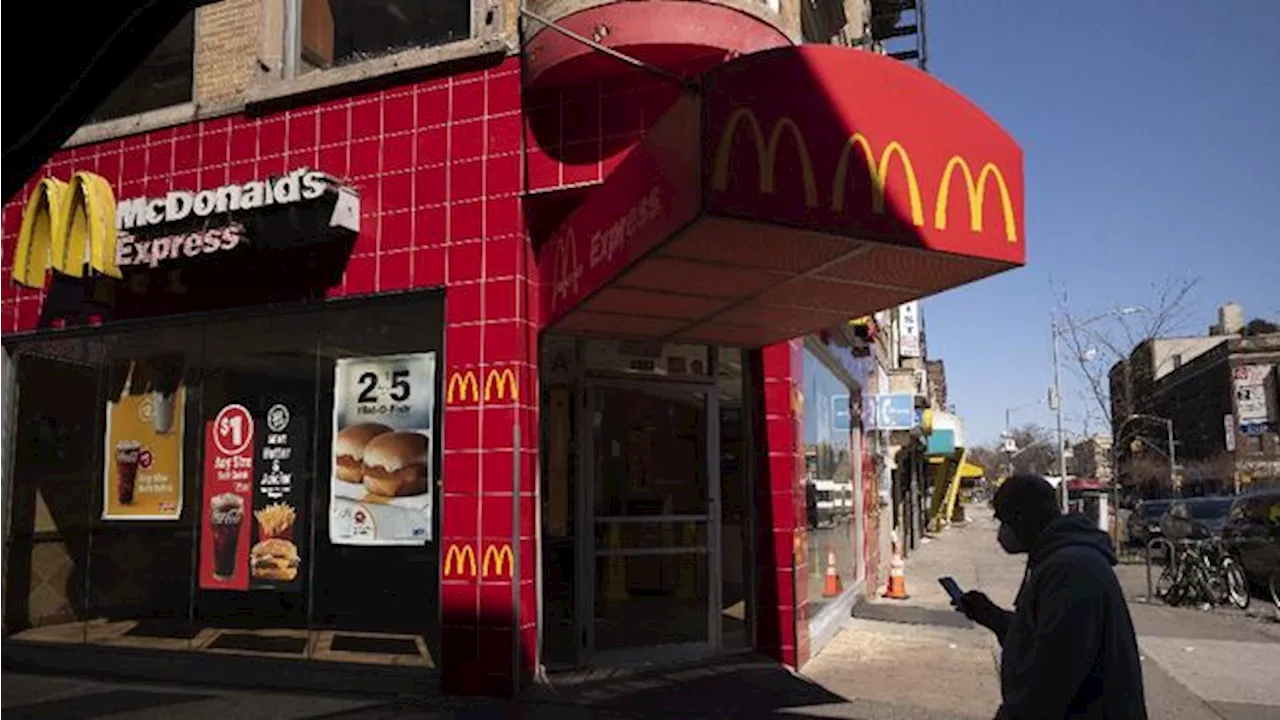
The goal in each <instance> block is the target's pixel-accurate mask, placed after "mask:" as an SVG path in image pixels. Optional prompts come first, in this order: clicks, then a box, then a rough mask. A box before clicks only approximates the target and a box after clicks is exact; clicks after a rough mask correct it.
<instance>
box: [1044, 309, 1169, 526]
mask: <svg viewBox="0 0 1280 720" xmlns="http://www.w3.org/2000/svg"><path fill="white" fill-rule="evenodd" d="M1142 312H1146V308H1144V307H1141V306H1131V307H1123V308H1116V309H1115V310H1111V311H1110V312H1105V313H1101V314H1099V315H1094V316H1093V317H1090V318H1086V319H1084V320H1081V321H1080V322H1072V323H1071V326H1072V327H1074V328H1081V327H1084V326H1085V325H1089V324H1092V323H1095V322H1097V321H1099V320H1106V319H1107V318H1112V317H1122V316H1125V315H1136V314H1138V313H1142ZM1049 330H1050V333H1051V334H1052V336H1053V337H1052V340H1053V390H1052V391H1051V393H1050V397H1049V399H1050V401H1051V403H1052V407H1053V410H1054V411H1055V413H1056V418H1057V425H1058V477H1059V478H1060V480H1059V482H1058V493H1059V495H1060V496H1061V498H1062V511H1063V512H1064V513H1065V512H1068V511H1069V510H1070V500H1069V493H1068V491H1067V454H1066V452H1065V450H1066V448H1064V447H1063V443H1064V441H1065V436H1064V433H1063V428H1062V379H1061V371H1060V369H1059V366H1060V365H1061V363H1060V362H1059V360H1058V336H1059V335H1061V330H1060V329H1059V328H1058V317H1057V316H1056V315H1051V316H1050V317H1049ZM1171 433H1172V431H1171Z"/></svg>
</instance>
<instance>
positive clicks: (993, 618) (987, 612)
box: [955, 590, 1009, 638]
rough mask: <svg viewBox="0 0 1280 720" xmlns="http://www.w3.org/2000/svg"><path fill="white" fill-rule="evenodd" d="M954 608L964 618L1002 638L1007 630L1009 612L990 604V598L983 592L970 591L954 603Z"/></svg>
mask: <svg viewBox="0 0 1280 720" xmlns="http://www.w3.org/2000/svg"><path fill="white" fill-rule="evenodd" d="M955 606H956V609H957V610H959V611H960V612H962V613H964V616H965V617H967V618H969V619H970V620H972V621H974V622H976V623H978V624H979V625H981V626H983V627H985V628H987V629H988V630H991V631H992V632H994V633H995V634H996V635H998V636H1000V637H1002V638H1003V637H1004V633H1005V631H1006V630H1008V626H1009V611H1007V610H1005V609H1004V608H1002V607H1000V606H999V605H996V604H995V603H993V602H991V598H989V597H987V594H986V593H984V592H981V591H978V590H970V591H969V592H967V593H965V594H964V595H963V596H962V597H961V598H960V601H959V602H957V603H955Z"/></svg>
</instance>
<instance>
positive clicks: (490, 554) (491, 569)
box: [480, 545, 515, 578]
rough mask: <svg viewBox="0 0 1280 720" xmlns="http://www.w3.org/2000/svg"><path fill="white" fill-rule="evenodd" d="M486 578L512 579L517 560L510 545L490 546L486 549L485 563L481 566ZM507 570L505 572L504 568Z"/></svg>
mask: <svg viewBox="0 0 1280 720" xmlns="http://www.w3.org/2000/svg"><path fill="white" fill-rule="evenodd" d="M480 567H481V569H482V570H483V572H484V577H492V576H494V575H496V576H497V577H503V578H510V577H511V573H512V572H513V571H514V569H515V560H514V558H513V556H512V554H511V546H510V545H490V546H489V547H487V548H485V549H484V562H483V563H482V564H481V566H480ZM504 567H505V568H506V570H505V571H504V570H503V568H504Z"/></svg>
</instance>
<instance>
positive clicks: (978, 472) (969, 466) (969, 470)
mask: <svg viewBox="0 0 1280 720" xmlns="http://www.w3.org/2000/svg"><path fill="white" fill-rule="evenodd" d="M986 475H987V471H986V469H985V468H983V467H982V466H981V465H974V464H973V463H971V462H968V461H966V462H965V464H964V465H962V466H960V477H962V478H980V477H986Z"/></svg>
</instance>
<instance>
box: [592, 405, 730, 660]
mask: <svg viewBox="0 0 1280 720" xmlns="http://www.w3.org/2000/svg"><path fill="white" fill-rule="evenodd" d="M585 401H586V405H587V411H588V412H587V413H586V417H587V418H588V420H589V422H588V423H587V427H585V428H583V430H584V432H585V434H586V435H587V436H588V437H586V438H584V439H585V440H586V442H585V443H584V445H585V446H586V450H587V452H585V453H584V454H583V457H582V462H583V463H584V465H585V467H584V470H586V472H585V473H584V475H585V476H586V478H587V482H584V483H582V484H581V486H580V487H581V488H582V490H583V491H584V493H585V494H586V495H587V496H586V497H582V498H581V500H582V502H581V505H580V507H582V508H583V509H584V511H585V513H584V514H586V515H588V516H587V517H583V518H582V519H583V520H584V522H582V523H581V525H580V527H581V528H582V529H581V530H580V532H579V533H578V537H579V542H580V551H579V559H580V562H581V563H582V565H580V567H581V568H582V569H583V570H584V571H585V572H583V574H582V575H581V577H584V578H590V580H589V581H588V582H583V583H580V584H579V587H580V588H581V589H582V590H583V592H584V593H585V594H584V595H583V596H580V599H581V600H582V602H581V604H580V605H579V608H581V610H580V612H579V617H580V621H581V622H582V624H583V626H584V627H583V630H584V632H583V640H584V644H585V645H586V647H585V648H584V649H585V650H586V654H587V657H588V658H593V657H595V656H596V655H597V654H598V653H606V652H615V651H634V650H638V649H640V648H650V649H653V650H656V649H658V648H665V649H667V650H678V649H680V648H684V649H689V650H697V651H707V650H710V649H712V648H714V647H716V646H717V644H718V641H719V632H720V613H719V596H720V593H721V588H720V561H719V544H720V541H719V525H720V519H719V515H718V511H717V508H718V500H719V498H718V495H719V491H720V485H719V473H720V452H719V437H718V436H719V423H718V422H717V421H716V419H717V418H718V417H719V414H718V408H717V404H718V400H717V397H716V393H715V392H714V391H713V388H712V387H711V386H709V385H706V384H701V383H677V382H653V381H630V382H628V381H592V382H591V383H590V384H588V386H587V389H586V394H585ZM653 654H654V652H652V651H650V652H648V653H641V654H640V655H641V656H644V655H648V656H652V655H653ZM595 659H597V660H598V659H599V658H595Z"/></svg>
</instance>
